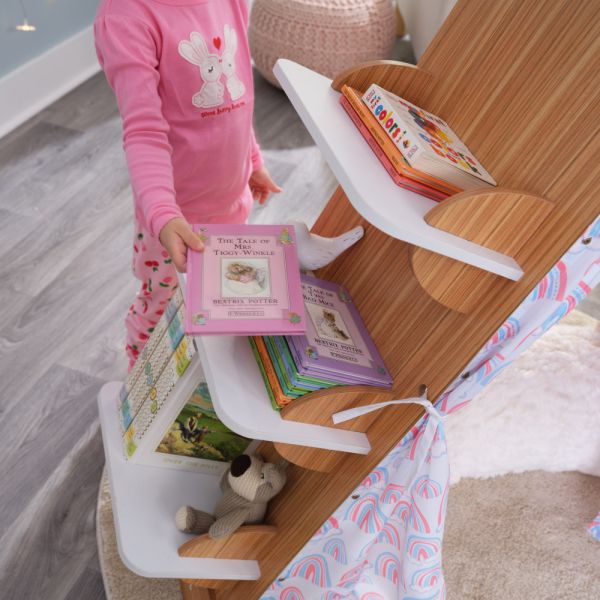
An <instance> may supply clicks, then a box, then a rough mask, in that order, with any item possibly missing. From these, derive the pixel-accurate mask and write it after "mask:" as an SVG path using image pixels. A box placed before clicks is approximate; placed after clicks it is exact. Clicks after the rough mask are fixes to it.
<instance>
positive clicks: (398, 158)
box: [342, 85, 463, 195]
mask: <svg viewBox="0 0 600 600" xmlns="http://www.w3.org/2000/svg"><path fill="white" fill-rule="evenodd" d="M342 94H344V96H345V97H346V98H347V99H348V102H350V104H351V105H352V108H353V109H354V110H355V111H356V113H357V114H358V116H359V117H360V119H361V121H362V122H363V123H364V124H365V125H366V127H367V128H368V129H369V132H370V133H371V135H372V136H373V138H374V139H375V141H376V142H377V143H378V144H379V146H380V148H381V149H382V150H383V152H384V153H385V155H386V156H387V158H388V159H389V160H390V162H391V163H392V166H393V167H394V169H395V170H396V172H397V173H398V174H399V175H401V176H402V177H407V178H409V179H413V180H414V181H418V182H419V183H422V184H424V185H427V186H429V187H432V188H434V189H436V190H439V191H440V192H442V193H444V194H447V195H451V194H457V193H458V192H462V191H463V190H462V189H461V188H458V187H456V186H454V185H452V184H450V183H448V182H447V181H444V180H442V179H438V178H437V177H434V176H433V175H429V174H428V173H425V172H424V171H419V170H418V169H413V168H412V167H410V166H409V165H408V164H407V162H406V160H404V157H403V156H402V154H401V153H400V150H398V148H397V147H396V145H395V144H394V142H392V140H390V139H389V137H388V136H387V135H386V133H385V132H384V131H383V130H382V129H381V126H380V125H379V123H378V122H377V119H376V118H375V117H374V116H373V114H372V113H371V112H370V111H369V109H368V108H367V107H366V106H365V105H364V103H363V101H362V98H361V94H360V93H359V92H357V91H356V90H355V89H353V88H351V87H349V86H347V85H344V86H342Z"/></svg>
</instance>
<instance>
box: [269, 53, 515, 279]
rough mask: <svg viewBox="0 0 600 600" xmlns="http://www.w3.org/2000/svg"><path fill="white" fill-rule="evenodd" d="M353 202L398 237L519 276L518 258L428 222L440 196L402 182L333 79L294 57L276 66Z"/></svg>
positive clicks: (508, 275)
mask: <svg viewBox="0 0 600 600" xmlns="http://www.w3.org/2000/svg"><path fill="white" fill-rule="evenodd" d="M273 72H274V74H275V76H276V77H277V79H278V81H279V83H281V87H282V88H283V90H284V91H285V93H286V94H287V95H288V97H289V99H290V101H291V102H292V105H293V106H294V108H295V109H296V111H297V113H298V115H299V116H300V118H301V119H302V121H303V122H304V124H305V125H306V127H307V129H308V131H309V132H310V134H311V135H312V137H313V139H314V140H315V142H316V144H317V146H319V148H320V150H321V152H322V153H323V156H324V157H325V159H326V160H327V162H328V163H329V166H330V167H331V169H332V170H333V172H334V174H335V176H336V177H337V179H338V181H339V182H340V185H341V186H342V188H343V189H344V191H345V192H346V194H347V196H348V199H349V200H350V202H351V203H352V205H353V206H354V208H355V209H356V210H357V211H358V212H359V213H360V214H361V215H362V216H363V217H364V218H365V219H366V220H367V221H369V222H370V223H371V224H372V225H374V226H375V227H377V228H378V229H380V230H381V231H383V232H384V233H387V234H388V235H390V236H392V237H395V238H397V239H400V240H403V241H405V242H408V243H409V244H413V245H415V246H419V247H421V248H424V249H426V250H431V251H432V252H436V253H438V254H442V255H444V256H448V257H449V258H453V259H455V260H458V261H460V262H463V263H466V264H469V265H472V266H474V267H478V268H480V269H483V270H484V271H489V272H490V273H494V274H496V275H500V276H502V277H505V278H507V279H511V280H514V281H517V280H519V279H520V278H521V276H522V275H523V270H522V269H521V267H520V266H519V265H518V263H517V262H516V261H515V260H514V259H513V258H511V257H510V256H507V255H505V254H502V253H500V252H496V251H494V250H490V249H488V248H485V247H483V246H480V245H478V244H476V243H473V242H469V241H467V240H464V239H462V238H461V237H459V236H457V235H453V234H451V233H447V232H445V231H442V230H440V229H436V228H435V227H432V226H430V225H428V224H427V223H426V222H425V215H426V213H427V212H428V211H429V210H430V209H431V208H433V207H434V206H436V204H437V203H436V202H434V201H433V200H430V199H429V198H425V197H424V196H421V195H419V194H415V193H413V192H410V191H408V190H405V189H404V188H401V187H399V186H397V185H396V184H395V183H394V182H393V181H392V179H391V178H390V176H389V175H388V174H387V172H386V171H385V169H384V168H383V166H382V165H381V163H380V162H379V160H378V159H377V157H376V156H375V154H374V153H373V152H372V150H371V149H370V148H369V146H368V145H367V144H366V143H365V141H364V139H363V138H362V136H361V134H360V132H359V131H358V130H357V129H356V127H355V126H354V125H353V124H352V122H351V121H350V119H348V116H347V115H346V113H345V112H344V109H343V108H342V106H341V105H340V104H339V95H340V94H339V93H338V92H336V91H335V90H334V89H333V88H332V87H331V80H330V79H328V78H327V77H324V76H322V75H320V74H318V73H315V72H314V71H311V70H310V69H307V68H306V67H303V66H301V65H299V64H297V63H294V62H292V61H290V60H286V59H279V60H278V61H277V63H276V64H275V67H274V69H273Z"/></svg>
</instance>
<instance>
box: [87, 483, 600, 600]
mask: <svg viewBox="0 0 600 600" xmlns="http://www.w3.org/2000/svg"><path fill="white" fill-rule="evenodd" d="M599 506H600V478H598V477H592V476H589V475H581V474H580V473H545V472H543V471H533V472H530V473H525V474H520V475H505V476H503V477H495V478H492V479H463V480H462V481H461V482H460V483H458V484H457V485H455V486H453V487H452V489H451V493H450V496H449V504H448V518H447V521H446V533H445V539H444V560H443V564H444V570H445V574H446V581H447V587H448V598H449V600H534V599H535V600H559V599H560V600H571V599H572V600H575V599H577V600H597V599H598V598H600V542H597V541H594V540H592V539H591V538H589V537H588V536H587V535H586V525H587V522H588V521H589V520H591V518H592V517H593V516H594V515H595V514H596V511H597V510H598V508H599ZM97 525H98V546H99V550H100V556H101V565H102V572H103V575H104V583H105V587H106V595H107V597H108V598H109V600H177V599H179V598H180V593H179V586H178V584H177V582H175V581H172V580H161V579H145V578H143V577H138V576H137V575H134V574H133V573H131V572H130V571H129V570H128V569H127V568H126V567H125V566H124V565H123V563H122V562H121V561H120V559H119V556H118V553H117V546H116V539H115V533H114V528H113V522H112V510H111V506H110V491H109V488H108V482H107V479H106V476H104V477H103V479H102V485H101V490H100V495H99V498H98V524H97ZM228 600H245V599H242V598H239V599H236V598H230V599H228ZM307 600H313V599H307ZM314 600H318V599H314Z"/></svg>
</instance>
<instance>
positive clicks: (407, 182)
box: [340, 96, 448, 202]
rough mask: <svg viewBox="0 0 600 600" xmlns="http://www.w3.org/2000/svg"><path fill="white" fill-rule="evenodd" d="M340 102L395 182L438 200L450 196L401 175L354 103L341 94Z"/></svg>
mask: <svg viewBox="0 0 600 600" xmlns="http://www.w3.org/2000/svg"><path fill="white" fill-rule="evenodd" d="M340 102H341V104H342V106H343V107H344V110H345V111H346V112H347V113H348V115H349V117H350V118H351V119H352V122H353V123H354V125H355V126H356V128H357V129H358V130H359V131H360V133H361V135H362V136H363V138H364V139H365V140H366V142H367V143H368V144H369V146H370V147H371V150H373V152H374V153H375V156H377V158H378V159H379V162H381V164H382V165H383V167H384V168H385V170H386V171H387V173H388V175H389V176H390V177H391V178H392V180H393V182H394V183H395V184H396V185H398V186H400V187H403V188H405V189H407V190H410V191H411V192H416V193H417V194H421V195H422V196H426V197H427V198H431V199H432V200H435V201H436V202H439V201H441V200H444V199H445V198H447V197H448V194H445V193H443V192H440V191H439V190H436V189H434V188H432V187H429V186H427V185H425V184H422V183H419V182H417V181H414V180H411V179H409V178H408V177H405V176H403V175H400V174H399V173H398V172H397V171H396V169H394V165H393V164H392V162H391V161H390V159H389V158H388V156H387V154H386V153H385V152H384V151H383V148H382V147H381V145H380V144H378V143H377V141H376V140H375V138H374V137H373V134H372V133H371V132H370V130H369V128H368V127H367V126H366V125H365V123H363V121H362V120H361V118H360V117H359V115H358V113H357V112H356V111H355V110H354V108H353V107H352V105H351V104H350V102H349V100H348V99H347V98H346V96H340Z"/></svg>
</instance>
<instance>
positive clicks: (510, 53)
mask: <svg viewBox="0 0 600 600" xmlns="http://www.w3.org/2000/svg"><path fill="white" fill-rule="evenodd" d="M599 55H600V3H598V2H582V3H579V2H577V3H576V2H571V1H569V0H553V1H549V0H548V1H540V0H505V1H504V2H494V3H486V8H485V10H481V2H480V0H459V2H458V3H457V5H456V6H455V8H454V9H453V11H452V12H451V14H450V16H449V17H448V19H447V20H446V22H445V24H444V25H443V26H442V28H441V30H440V31H439V33H438V34H437V36H436V37H435V39H434V40H433V41H432V43H431V45H430V46H429V48H428V49H427V51H426V52H425V54H424V55H423V57H422V59H421V60H420V61H419V64H418V65H417V66H416V67H414V66H410V65H404V64H400V63H393V62H390V61H380V62H376V63H370V64H367V65H362V66H357V67H356V68H353V69H350V70H348V71H347V72H345V73H341V74H340V75H339V76H338V77H336V78H335V79H334V80H333V81H332V82H331V81H329V80H327V79H326V78H323V77H321V76H320V75H317V74H316V73H312V72H310V71H308V70H307V69H305V68H303V67H301V66H299V65H294V64H293V63H290V62H289V61H281V62H280V63H279V64H278V67H277V68H276V73H277V75H278V77H280V81H281V83H282V86H283V88H284V90H285V91H286V93H287V94H288V95H289V96H290V99H291V100H292V103H293V104H294V106H295V108H296V110H297V111H298V113H299V114H300V116H301V117H302V119H303V120H304V122H305V124H306V125H307V127H308V129H309V131H310V132H311V134H312V135H313V136H314V139H315V142H316V143H317V145H318V146H319V148H320V149H321V151H322V152H323V155H324V156H325V158H326V159H327V160H328V162H329V163H330V165H331V167H332V169H333V171H334V173H335V174H336V176H337V177H338V180H339V182H340V184H341V187H340V188H338V190H337V191H336V192H335V193H334V195H333V196H332V198H331V200H330V201H329V203H328V205H327V206H326V207H325V209H324V210H323V212H322V214H321V215H320V217H319V219H318V221H317V223H316V224H315V227H314V228H313V230H314V231H315V233H318V234H320V235H325V236H335V235H339V234H341V233H343V232H344V231H346V230H348V229H350V228H352V227H354V226H356V225H363V227H364V228H365V236H364V238H363V239H362V240H361V241H360V242H359V243H358V244H356V245H355V246H353V247H352V248H351V249H350V250H349V251H348V252H346V253H345V254H343V255H342V256H340V257H339V258H338V259H337V260H336V261H334V263H332V264H331V265H328V266H327V267H325V268H324V269H321V270H320V271H319V272H317V276H318V277H323V278H325V279H329V280H332V281H335V282H337V283H341V284H344V285H345V286H346V287H347V288H348V290H349V292H350V294H351V295H352V298H353V300H354V302H355V304H356V306H357V308H358V310H359V311H360V313H361V315H362V317H363V319H364V320H365V324H366V326H367V328H368V329H369V331H370V333H371V335H372V337H373V339H374V341H375V344H376V345H377V347H378V349H379V351H380V352H381V354H382V356H383V358H384V360H385V362H386V365H387V366H388V369H389V370H390V372H391V374H392V376H393V377H394V386H393V390H392V391H391V392H389V391H383V390H377V389H370V390H366V389H364V388H359V387H356V388H354V387H353V388H346V389H341V390H340V389H334V390H323V391H320V392H315V393H313V394H310V395H308V396H306V397H304V398H303V399H302V400H301V401H297V403H292V405H290V407H288V408H286V409H285V410H284V411H282V414H281V416H279V415H277V419H279V421H278V423H277V426H276V428H278V433H274V434H273V433H270V432H268V431H264V430H265V429H269V427H264V426H263V425H261V424H255V425H253V426H252V427H253V431H255V433H260V436H263V439H267V440H270V441H265V442H263V443H262V444H261V447H260V451H261V452H262V453H263V455H264V456H265V458H268V459H277V458H279V457H280V456H285V457H286V458H287V459H288V460H289V461H290V462H291V464H290V466H289V468H288V483H287V485H286V487H285V488H284V489H283V490H282V492H281V493H280V494H279V495H278V496H277V497H276V498H274V499H273V500H272V501H271V503H270V505H269V510H268V514H267V519H266V525H267V526H270V527H274V528H275V533H274V534H272V535H270V537H269V542H268V543H266V544H263V545H261V549H260V551H259V552H258V554H255V553H254V552H252V553H251V554H250V551H251V548H250V545H249V544H244V543H239V544H237V546H236V547H235V548H234V549H233V550H232V549H231V548H230V549H229V550H228V551H227V554H222V552H221V550H219V549H210V550H209V549H207V547H206V546H205V545H203V544H202V543H199V544H198V545H197V553H198V554H194V555H195V556H202V557H203V558H202V560H205V559H209V558H212V559H218V560H239V561H241V562H244V563H245V562H248V560H247V559H251V561H249V562H252V561H254V560H255V561H257V563H258V566H259V569H260V573H259V574H258V575H257V574H256V572H255V571H252V576H251V575H250V571H245V570H244V571H243V572H244V573H246V574H247V575H248V576H246V577H241V576H240V577H238V579H240V580H239V581H236V582H234V583H233V584H231V583H229V582H228V583H227V587H226V589H223V583H222V582H221V581H220V580H219V577H220V576H219V575H218V574H216V573H213V580H209V581H207V579H206V571H205V570H199V571H198V573H197V574H196V576H195V577H193V578H192V580H191V581H190V580H189V579H190V576H189V575H187V576H185V577H182V578H183V579H186V583H185V584H184V585H182V593H183V595H184V597H185V598H187V599H192V598H209V597H210V598H212V599H213V600H224V599H227V600H238V599H239V600H254V599H257V598H259V597H260V596H261V595H262V594H263V592H264V591H265V590H266V589H267V588H268V586H269V585H270V584H271V583H272V581H274V579H275V578H277V577H278V576H279V574H280V573H281V571H282V569H284V567H285V566H286V565H287V564H288V563H289V561H290V560H291V559H292V558H293V557H294V556H295V555H296V553H298V552H299V551H300V550H301V549H302V547H303V546H304V545H305V544H306V542H307V541H308V540H309V539H310V538H311V536H312V535H313V534H314V533H315V532H316V531H317V530H318V528H319V527H320V526H321V525H322V524H323V523H324V522H325V521H326V520H327V518H328V517H329V516H330V515H331V514H332V513H333V512H334V511H335V510H336V508H337V507H338V506H339V505H340V504H341V503H342V502H343V501H344V500H345V499H346V498H347V497H348V495H350V494H351V493H352V491H353V490H354V489H355V487H356V486H357V485H358V484H359V483H360V481H362V480H363V479H364V477H366V476H367V475H368V474H369V473H370V471H371V470H372V469H373V468H374V467H375V466H376V465H377V464H378V463H379V462H380V461H381V460H382V459H383V457H384V456H385V455H386V454H387V453H388V452H389V451H390V450H391V449H392V448H393V447H394V445H395V444H397V443H398V442H399V441H400V440H401V439H402V437H403V436H404V435H405V434H406V432H407V431H408V430H409V429H410V427H411V426H412V425H413V424H414V423H415V422H416V421H417V420H418V419H419V418H420V417H421V415H422V413H423V409H422V408H421V407H420V406H416V405H404V406H396V407H388V408H385V409H383V410H381V411H377V412H374V413H371V414H369V415H366V416H364V417H361V418H360V419H357V420H356V421H354V422H351V423H350V424H349V425H348V424H344V426H339V427H338V426H336V427H334V426H333V425H332V423H331V414H332V412H335V411H336V410H340V409H341V408H349V407H351V406H356V405H359V404H368V403H374V402H379V401H381V400H388V399H390V397H394V398H405V397H410V396H415V395H417V391H418V389H419V386H420V385H421V384H426V385H427V387H428V389H429V397H430V398H432V399H435V398H437V397H439V396H440V394H441V393H442V392H443V391H444V390H445V389H446V388H447V387H448V386H449V385H450V384H451V383H452V382H453V381H455V380H456V379H457V378H458V377H460V376H461V374H462V372H463V369H464V368H465V365H466V364H468V362H469V361H470V360H471V358H472V357H473V356H475V355H476V353H477V352H478V351H479V349H480V348H481V347H482V346H483V345H484V344H485V343H486V341H487V340H488V339H489V338H490V336H491V335H492V334H493V333H494V332H495V331H496V330H497V328H498V327H499V326H500V325H501V324H502V322H503V321H504V320H505V319H506V318H507V317H508V316H509V315H510V314H511V313H512V312H513V311H514V310H515V309H516V308H517V307H518V305H519V304H520V303H521V302H522V301H523V300H524V298H525V297H526V296H527V295H528V294H529V292H530V291H531V289H532V288H533V287H534V286H535V285H536V284H537V283H538V281H539V280H540V279H541V278H542V277H543V276H544V275H545V274H546V273H547V272H548V271H549V270H550V268H551V267H552V266H553V265H554V264H555V263H556V262H557V261H558V260H559V259H560V257H561V256H562V255H563V254H564V252H565V251H566V250H567V249H568V248H569V247H570V246H571V245H572V244H573V243H575V242H576V241H577V239H578V237H579V236H580V235H581V233H582V232H583V231H584V229H585V227H586V226H588V225H589V224H590V223H591V222H592V221H593V220H594V219H595V218H596V216H597V215H598V214H599V213H600V195H599V194H598V190H599V189H600V165H599V163H598V161H597V159H596V157H597V156H598V150H600V136H599V135H598V131H597V129H598V128H597V123H598V122H600V69H598V58H597V57H598V56H599ZM373 82H374V83H378V84H379V85H381V86H383V87H386V88H387V89H390V90H391V91H392V92H394V93H396V94H398V95H401V96H405V97H407V98H408V99H409V100H411V101H413V102H414V103H416V104H418V105H420V106H422V107H423V108H425V109H427V110H430V111H431V112H434V113H437V114H439V115H440V116H441V117H442V118H443V119H444V120H446V121H447V122H448V123H449V124H450V126H451V127H452V129H453V130H454V131H456V132H457V134H458V135H459V136H460V137H461V138H462V139H463V140H464V141H465V143H466V144H467V145H468V147H469V148H470V149H471V150H472V151H473V152H474V154H475V155H476V156H477V157H478V159H480V160H481V162H482V164H484V165H485V166H486V168H487V169H488V170H489V171H490V172H491V174H492V175H493V176H494V178H495V179H496V181H498V188H497V189H495V190H492V191H490V190H489V188H486V189H485V190H481V191H478V190H475V191H473V192H468V193H463V194H459V195H457V196H455V197H453V198H451V199H449V200H446V201H444V202H442V203H440V204H435V203H434V202H432V201H430V200H428V199H425V198H422V197H419V196H417V195H415V194H411V193H410V192H407V191H406V192H405V191H404V190H402V189H401V188H398V187H397V186H396V185H395V184H393V183H392V182H391V180H389V179H388V178H387V175H386V173H385V171H384V169H383V167H381V165H380V164H379V162H378V161H377V159H376V157H375V156H373V154H372V153H371V151H370V150H369V149H368V147H367V146H366V143H365V142H364V141H363V140H362V138H361V137H360V134H359V133H358V132H357V131H355V129H354V126H353V125H352V123H351V122H350V121H349V120H348V119H347V117H346V116H345V114H344V112H343V109H342V108H341V107H340V106H339V105H338V104H337V94H338V93H339V89H340V86H341V85H342V84H343V83H348V84H350V85H352V86H353V87H355V88H357V89H359V90H361V91H364V90H365V89H366V88H367V87H368V85H369V84H370V83H373ZM199 348H201V356H202V360H203V361H205V362H206V364H205V367H206V374H207V376H208V380H209V381H208V383H209V387H210V389H211V393H212V394H214V396H215V400H216V402H215V406H216V407H217V411H218V412H219V416H221V418H223V419H224V421H225V422H226V424H228V425H229V426H230V427H232V428H233V429H236V430H238V431H239V432H240V433H244V432H247V431H249V430H248V429H246V428H247V427H249V423H252V422H253V420H252V415H250V414H249V413H251V412H253V410H256V411H259V410H261V411H262V410H264V406H266V402H265V396H266V394H265V393H264V390H263V392H262V393H261V392H259V390H258V387H259V386H258V382H259V379H258V369H257V368H255V374H254V375H252V374H251V373H250V372H251V369H250V364H251V363H250V361H249V360H248V356H249V355H250V354H249V351H245V350H244V349H243V348H242V346H241V345H238V342H225V341H222V340H218V339H216V340H213V341H211V340H203V341H201V342H200V343H199ZM226 355H227V356H229V358H228V359H226ZM232 357H234V358H232ZM238 358H239V360H240V362H241V363H242V364H243V365H244V366H243V367H242V368H243V369H244V373H245V376H249V377H250V380H251V381H252V382H253V383H252V384H251V394H245V395H243V389H242V388H243V387H246V386H245V385H244V386H242V387H240V386H238V387H232V386H230V383H229V382H227V381H226V379H228V378H229V379H232V378H233V377H234V376H235V375H234V374H233V373H232V372H231V369H227V370H225V369H223V368H221V361H225V360H229V361H230V362H228V363H227V364H228V365H229V366H230V367H233V365H234V363H235V364H237V359H238ZM231 361H233V362H231ZM246 368H247V369H249V371H248V372H246V371H245V369H246ZM464 375H465V376H468V374H464ZM255 388H256V389H255ZM238 394H239V395H240V397H239V398H238V397H237V396H238ZM231 396H236V397H235V398H233V399H232V398H231ZM259 397H262V400H260V402H261V403H262V406H261V407H259V406H258V401H257V403H256V405H255V404H254V402H255V401H256V399H257V398H259ZM230 402H231V407H233V406H237V408H230V407H229V403H230ZM244 402H246V403H247V405H244V404H243V403H244ZM235 403H237V404H235ZM242 407H243V410H244V411H245V412H243V413H242V412H240V416H238V415H237V414H233V413H237V411H238V410H240V411H242ZM264 414H265V418H267V419H271V418H272V416H271V417H266V412H265V413H264ZM242 415H243V416H242ZM227 419H229V420H227ZM284 423H290V424H304V425H310V426H315V427H322V428H324V429H327V430H333V431H334V432H335V431H336V430H338V432H337V433H338V434H341V435H343V436H344V437H345V436H346V434H350V433H357V432H358V433H359V434H364V436H365V437H366V439H367V440H368V443H369V445H370V451H368V452H367V453H364V452H359V451H356V450H357V446H356V447H355V448H354V450H355V451H352V450H351V449H350V448H349V446H346V447H345V448H342V447H335V448H334V447H332V445H333V443H332V440H333V439H334V438H335V435H334V433H333V432H332V431H327V432H324V431H322V430H321V433H323V436H324V437H323V439H327V442H326V444H322V443H320V442H319V443H316V442H317V441H316V440H315V439H314V438H311V439H310V440H309V437H308V435H306V437H305V438H304V442H305V443H304V444H300V443H299V440H298V438H294V437H293V436H292V433H291V432H292V429H291V428H289V429H287V428H288V425H285V424H284ZM103 426H104V425H103ZM347 427H350V428H351V429H350V430H347V429H346V428H347ZM341 430H344V431H341ZM306 431H307V430H306V429H304V432H303V433H302V434H301V435H305V434H306ZM280 433H281V436H280ZM288 435H289V437H288ZM294 435H295V434H294ZM348 439H349V438H346V437H345V442H344V443H346V442H347V441H348ZM354 439H355V440H357V439H358V438H354ZM360 439H362V440H364V439H365V438H364V437H361V438H360ZM321 441H322V440H321ZM350 445H351V444H350ZM363 450H368V449H367V448H366V447H363ZM149 485H150V483H149ZM265 535H269V534H267V533H265ZM260 537H261V539H264V538H263V536H260ZM240 539H241V538H240ZM194 552H196V551H194ZM225 556H227V558H224V557H225ZM246 567H247V568H248V569H250V565H246ZM246 567H244V569H245V568H246ZM237 574H238V573H236V576H237ZM242 579H244V580H242ZM207 588H212V589H211V591H210V592H208V591H207Z"/></svg>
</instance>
